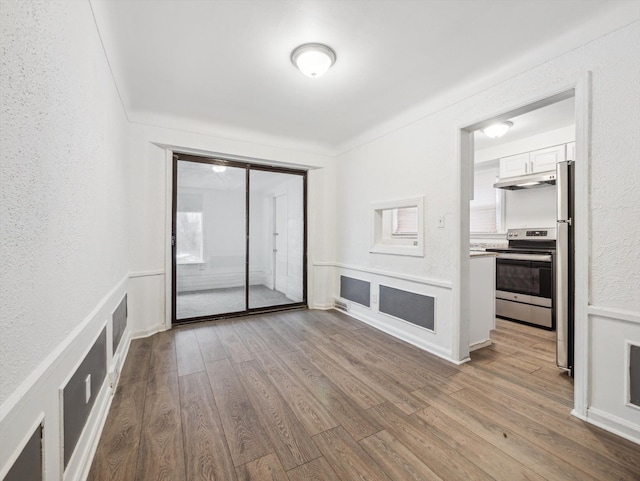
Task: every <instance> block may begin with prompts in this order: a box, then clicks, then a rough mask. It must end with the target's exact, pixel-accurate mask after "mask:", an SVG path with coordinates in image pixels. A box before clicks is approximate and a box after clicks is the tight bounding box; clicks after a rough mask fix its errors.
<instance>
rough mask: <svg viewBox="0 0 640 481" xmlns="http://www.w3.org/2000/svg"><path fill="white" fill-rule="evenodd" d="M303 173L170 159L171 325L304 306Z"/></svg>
mask: <svg viewBox="0 0 640 481" xmlns="http://www.w3.org/2000/svg"><path fill="white" fill-rule="evenodd" d="M305 195H306V173H305V172H304V171H293V170H288V169H274V168H270V167H269V168H268V167H264V166H254V165H252V164H245V163H239V162H230V161H223V160H218V159H209V158H203V157H195V156H188V155H183V154H179V155H176V156H175V158H174V201H173V263H174V269H173V293H174V296H173V301H174V302H173V306H174V312H173V321H174V322H189V321H195V320H201V319H202V320H204V319H211V318H218V317H228V316H233V315H241V314H246V313H250V312H257V311H263V310H272V309H275V308H280V307H282V308H284V307H291V306H298V305H304V303H305V302H306V281H305V275H306V269H305V257H306V251H305V250H306V249H305V245H306V229H305V222H306V219H305V210H306V209H305V205H306V202H305Z"/></svg>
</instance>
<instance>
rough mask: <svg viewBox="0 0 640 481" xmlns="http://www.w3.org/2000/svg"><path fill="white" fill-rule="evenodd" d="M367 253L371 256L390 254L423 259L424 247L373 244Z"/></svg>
mask: <svg viewBox="0 0 640 481" xmlns="http://www.w3.org/2000/svg"><path fill="white" fill-rule="evenodd" d="M369 252H370V253H372V254H392V255H397V256H409V257H424V247H423V246H421V245H417V246H401V245H389V244H374V245H373V247H371V249H369Z"/></svg>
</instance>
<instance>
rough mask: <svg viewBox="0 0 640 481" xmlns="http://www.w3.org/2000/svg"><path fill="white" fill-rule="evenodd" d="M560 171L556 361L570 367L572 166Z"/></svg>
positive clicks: (560, 165) (565, 165)
mask: <svg viewBox="0 0 640 481" xmlns="http://www.w3.org/2000/svg"><path fill="white" fill-rule="evenodd" d="M556 174H557V183H556V185H557V196H558V198H557V210H558V212H557V215H558V216H557V219H558V224H557V230H556V234H557V238H556V269H555V271H556V276H555V277H556V279H555V280H556V310H555V311H556V334H557V345H556V364H557V365H558V367H560V368H563V369H570V368H571V366H569V302H570V301H569V229H570V226H571V218H570V217H569V216H570V209H569V202H570V200H569V195H570V193H569V166H568V163H567V162H560V163H558V164H557V165H556Z"/></svg>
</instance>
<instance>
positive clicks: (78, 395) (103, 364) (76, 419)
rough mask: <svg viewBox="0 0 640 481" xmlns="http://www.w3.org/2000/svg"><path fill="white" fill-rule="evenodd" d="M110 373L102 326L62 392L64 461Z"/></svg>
mask: <svg viewBox="0 0 640 481" xmlns="http://www.w3.org/2000/svg"><path fill="white" fill-rule="evenodd" d="M89 375H91V382H90V384H91V398H90V399H89V401H88V402H85V380H86V379H87V376H89ZM106 375H107V330H106V328H105V329H103V330H102V332H101V333H100V336H98V339H97V340H96V342H95V343H94V344H93V346H92V347H91V350H90V351H89V353H88V354H87V356H86V357H85V358H84V360H83V361H82V363H81V364H80V366H79V367H78V369H77V370H76V371H75V373H74V374H73V376H71V379H69V382H68V383H67V385H66V386H65V387H64V390H63V393H62V402H63V408H62V409H63V414H62V415H63V425H64V428H63V430H64V465H65V467H66V466H67V464H68V463H69V459H70V458H71V455H72V454H73V451H74V449H75V447H76V444H77V443H78V438H79V437H80V434H81V433H82V429H83V428H84V425H85V422H86V421H87V418H88V417H89V413H90V412H91V409H92V408H93V405H94V403H95V400H96V395H97V394H98V391H99V390H100V387H101V386H102V384H103V382H104V379H105V377H106Z"/></svg>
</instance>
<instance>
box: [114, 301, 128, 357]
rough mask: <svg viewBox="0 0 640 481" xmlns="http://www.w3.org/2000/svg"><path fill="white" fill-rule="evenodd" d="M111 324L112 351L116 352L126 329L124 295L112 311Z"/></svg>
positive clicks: (125, 302)
mask: <svg viewBox="0 0 640 481" xmlns="http://www.w3.org/2000/svg"><path fill="white" fill-rule="evenodd" d="M111 323H112V327H113V331H112V332H113V345H112V348H113V351H111V352H116V350H117V349H118V346H119V345H120V341H121V340H122V334H124V330H125V329H126V328H127V295H126V294H125V295H124V297H123V298H122V301H120V304H118V307H116V310H115V311H113V315H112V316H111Z"/></svg>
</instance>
